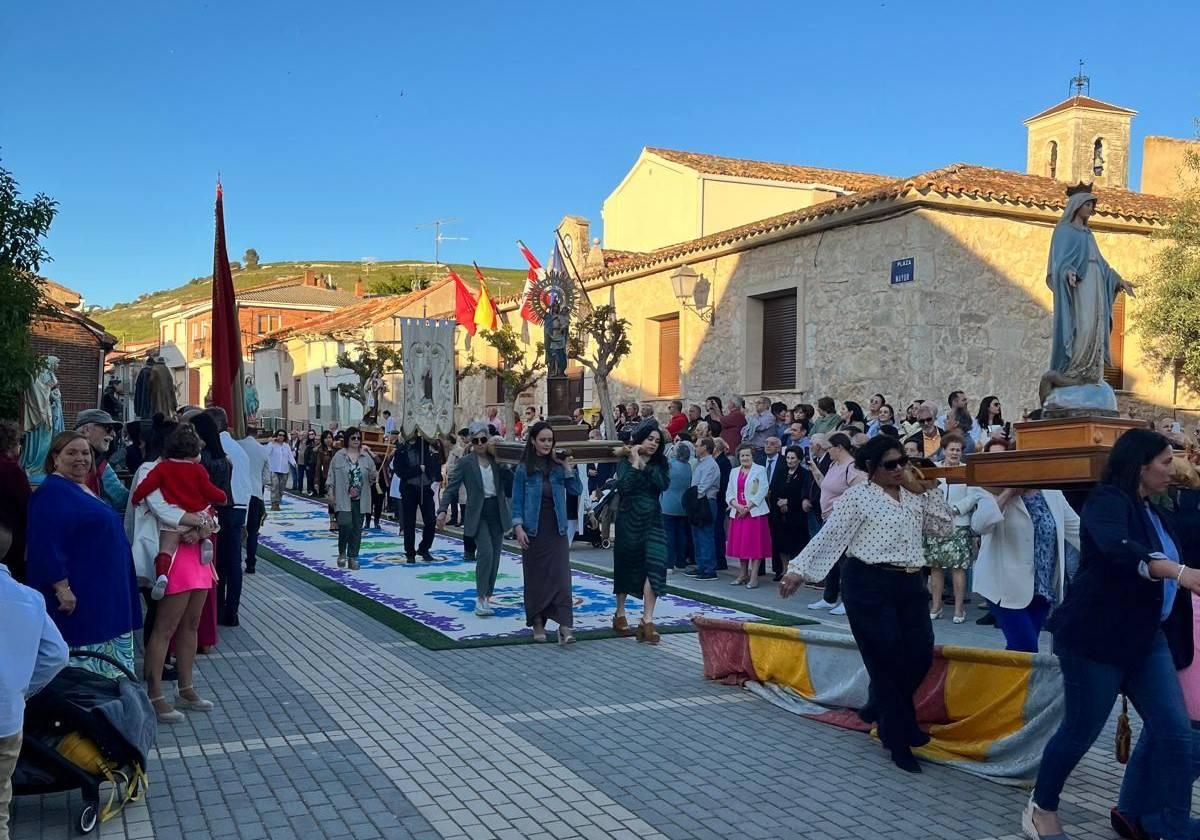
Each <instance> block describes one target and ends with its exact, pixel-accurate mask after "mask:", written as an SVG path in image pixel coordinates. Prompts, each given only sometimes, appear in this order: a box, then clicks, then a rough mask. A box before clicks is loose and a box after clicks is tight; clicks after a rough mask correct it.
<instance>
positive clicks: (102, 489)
mask: <svg viewBox="0 0 1200 840" xmlns="http://www.w3.org/2000/svg"><path fill="white" fill-rule="evenodd" d="M73 428H74V429H75V431H77V432H79V433H81V434H82V435H83V436H84V437H86V438H87V441H88V444H89V445H90V446H91V447H92V468H91V469H90V470H89V471H88V476H87V482H86V483H87V486H88V489H89V490H91V491H92V492H93V493H95V494H96V495H97V496H98V497H100V498H101V499H104V501H106V502H108V503H109V504H110V505H111V506H112V507H113V509H114V510H116V512H117V513H119V514H122V515H124V514H125V507H126V506H127V505H128V504H129V490H127V489H126V488H125V485H124V484H122V483H121V479H119V478H117V473H116V471H115V470H113V468H112V467H110V466H109V465H108V451H109V449H110V448H111V447H112V442H113V439H114V438H116V436H117V434H118V433H119V432H120V431H121V424H120V423H118V422H117V421H115V420H113V419H112V415H111V414H109V413H108V412H107V411H104V410H103V409H100V408H86V409H84V410H83V411H81V412H79V414H78V416H77V417H76V418H75V425H74V427H73Z"/></svg>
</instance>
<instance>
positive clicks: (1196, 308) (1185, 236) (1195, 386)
mask: <svg viewBox="0 0 1200 840" xmlns="http://www.w3.org/2000/svg"><path fill="white" fill-rule="evenodd" d="M1180 175H1181V177H1182V178H1183V179H1184V180H1192V183H1193V184H1194V186H1192V187H1191V188H1189V189H1186V190H1185V191H1184V192H1183V193H1182V194H1181V195H1180V196H1179V199H1178V201H1177V202H1176V204H1175V207H1174V209H1173V211H1172V213H1171V215H1170V217H1169V218H1168V219H1167V221H1166V228H1165V229H1164V230H1163V231H1162V233H1161V234H1160V235H1159V237H1158V238H1160V239H1162V240H1163V241H1164V245H1163V247H1162V250H1160V251H1159V253H1158V255H1157V256H1156V257H1155V259H1154V262H1153V263H1152V267H1151V270H1150V272H1149V273H1148V274H1147V275H1146V276H1144V277H1143V278H1142V282H1141V283H1140V284H1139V286H1138V292H1137V294H1138V302H1139V305H1138V306H1137V308H1136V311H1135V312H1134V315H1133V329H1135V330H1136V331H1137V332H1138V333H1140V334H1141V337H1142V350H1143V352H1144V353H1145V355H1146V357H1147V359H1149V360H1150V361H1151V363H1152V364H1153V366H1154V367H1155V368H1156V369H1157V372H1158V373H1159V374H1160V375H1161V374H1162V373H1164V372H1166V371H1168V370H1174V371H1175V372H1176V374H1177V375H1178V377H1179V378H1180V379H1181V380H1182V381H1183V383H1184V384H1185V385H1186V386H1187V387H1188V388H1189V389H1191V390H1193V391H1200V155H1198V154H1196V153H1195V152H1189V153H1188V156H1187V159H1186V161H1185V163H1184V166H1183V171H1182V172H1181V173H1180Z"/></svg>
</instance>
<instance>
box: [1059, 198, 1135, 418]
mask: <svg viewBox="0 0 1200 840" xmlns="http://www.w3.org/2000/svg"><path fill="white" fill-rule="evenodd" d="M1095 198H1096V197H1095V196H1094V195H1092V194H1091V193H1077V194H1075V195H1073V196H1071V197H1070V199H1069V200H1068V201H1067V207H1066V210H1064V211H1063V216H1062V219H1061V221H1059V223H1058V224H1057V225H1056V226H1055V228H1054V235H1053V237H1052V238H1051V240H1050V258H1049V261H1048V264H1047V266H1046V285H1048V286H1049V287H1050V291H1051V292H1052V293H1053V295H1054V332H1053V343H1052V344H1051V350H1050V370H1049V372H1048V373H1047V375H1046V377H1047V379H1048V380H1049V383H1048V384H1049V385H1053V386H1056V387H1057V386H1064V385H1083V384H1092V382H1095V381H1099V379H1100V378H1101V377H1102V376H1103V367H1102V366H1101V369H1100V371H1099V373H1098V374H1096V373H1095V372H1094V371H1093V370H1092V368H1094V367H1095V365H1094V364H1091V363H1090V362H1094V361H1095V358H1093V356H1094V354H1095V353H1101V354H1102V356H1100V358H1101V359H1102V363H1103V364H1111V363H1112V359H1111V356H1110V351H1109V345H1108V336H1109V333H1110V332H1111V331H1112V310H1113V301H1115V300H1116V297H1117V294H1118V292H1119V291H1120V286H1121V283H1122V280H1121V276H1120V275H1119V274H1118V273H1117V272H1116V271H1114V270H1113V269H1112V267H1111V266H1109V264H1108V262H1107V261H1105V259H1104V257H1103V256H1102V255H1101V254H1100V249H1099V247H1098V246H1097V245H1096V239H1095V236H1094V234H1093V233H1092V231H1091V230H1090V229H1089V228H1088V227H1087V226H1086V225H1082V224H1076V223H1073V222H1072V220H1073V219H1074V217H1075V214H1076V213H1077V212H1078V211H1079V208H1080V207H1082V206H1083V205H1084V204H1086V203H1087V202H1089V201H1094V200H1095ZM1070 272H1074V274H1075V275H1077V276H1078V277H1079V281H1080V282H1079V285H1078V286H1076V287H1075V288H1074V289H1072V288H1071V286H1070V284H1069V283H1068V282H1067V276H1068V274H1069V273H1070ZM1077 337H1078V338H1080V339H1081V340H1079V341H1077V340H1076V339H1077ZM1084 339H1086V341H1085V340H1084ZM1087 342H1095V343H1098V344H1100V345H1101V346H1100V347H1089V346H1086V345H1087ZM1093 351H1094V352H1093ZM1093 376H1096V378H1095V379H1094V380H1092V377H1093ZM1081 377H1082V378H1081ZM1084 380H1092V381H1084ZM1043 399H1044V395H1043Z"/></svg>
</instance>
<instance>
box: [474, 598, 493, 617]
mask: <svg viewBox="0 0 1200 840" xmlns="http://www.w3.org/2000/svg"><path fill="white" fill-rule="evenodd" d="M495 614H496V611H495V610H493V609H492V608H491V606H490V605H489V604H488V602H487V601H484V600H482V599H477V600H476V601H475V615H477V616H480V617H481V618H483V617H486V616H489V615H495Z"/></svg>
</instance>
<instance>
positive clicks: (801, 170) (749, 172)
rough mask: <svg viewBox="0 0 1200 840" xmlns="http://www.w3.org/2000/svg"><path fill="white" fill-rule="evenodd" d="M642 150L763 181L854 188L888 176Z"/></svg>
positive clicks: (695, 166)
mask: <svg viewBox="0 0 1200 840" xmlns="http://www.w3.org/2000/svg"><path fill="white" fill-rule="evenodd" d="M646 151H647V152H650V153H651V154H654V155H658V156H659V157H661V158H666V159H667V160H670V161H673V162H675V163H680V164H683V165H684V166H686V167H688V168H690V169H694V170H696V171H697V172H703V173H704V174H706V175H728V176H731V177H735V178H759V179H762V180H766V181H789V182H792V183H799V184H827V185H829V186H831V187H838V188H840V189H844V190H853V191H855V192H858V191H860V190H869V189H874V188H875V187H879V186H882V185H883V184H886V183H888V182H889V181H891V180H892V179H891V178H890V177H889V176H887V175H872V174H870V173H867V172H849V171H846V170H844V169H822V168H820V167H816V166H796V165H794V164H790V163H768V162H766V161H761V160H744V159H742V158H730V157H721V156H719V155H702V154H698V153H696V152H681V151H677V150H675V149H659V148H654V147H652V146H647V147H646Z"/></svg>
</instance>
